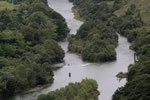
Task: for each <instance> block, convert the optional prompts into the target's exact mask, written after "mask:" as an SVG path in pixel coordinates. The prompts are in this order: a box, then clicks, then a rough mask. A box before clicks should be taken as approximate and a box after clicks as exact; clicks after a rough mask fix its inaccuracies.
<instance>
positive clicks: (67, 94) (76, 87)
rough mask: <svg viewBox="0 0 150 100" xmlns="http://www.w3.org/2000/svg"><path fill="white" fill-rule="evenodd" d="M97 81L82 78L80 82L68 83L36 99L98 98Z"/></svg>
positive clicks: (75, 99) (73, 99)
mask: <svg viewBox="0 0 150 100" xmlns="http://www.w3.org/2000/svg"><path fill="white" fill-rule="evenodd" d="M97 88H98V85H97V82H96V81H95V80H93V79H84V80H82V81H81V82H80V83H79V82H76V83H69V84H68V85H67V86H65V88H61V89H57V90H55V91H52V92H49V93H48V94H42V95H40V96H39V97H38V99H37V100H98V95H99V94H100V93H99V91H98V90H97Z"/></svg>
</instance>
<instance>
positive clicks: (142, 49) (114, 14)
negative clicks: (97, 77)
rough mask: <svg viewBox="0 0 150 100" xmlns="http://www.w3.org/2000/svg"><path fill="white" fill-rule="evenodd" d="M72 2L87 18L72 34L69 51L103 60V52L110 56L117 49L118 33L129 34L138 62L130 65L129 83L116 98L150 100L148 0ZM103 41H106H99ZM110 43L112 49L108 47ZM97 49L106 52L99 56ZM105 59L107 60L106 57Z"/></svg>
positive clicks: (87, 58) (81, 15)
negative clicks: (75, 33)
mask: <svg viewBox="0 0 150 100" xmlns="http://www.w3.org/2000/svg"><path fill="white" fill-rule="evenodd" d="M70 1H71V2H73V4H74V9H77V10H78V12H79V14H80V17H82V18H84V19H86V21H85V22H84V24H83V25H82V26H81V28H80V29H79V30H78V33H77V35H75V36H72V37H71V39H70V45H69V50H70V51H72V52H76V53H79V54H81V56H82V58H83V60H88V61H102V60H101V59H100V58H101V57H102V58H103V55H104V54H105V56H104V57H107V58H110V56H108V55H109V54H113V53H111V52H112V51H114V48H115V47H116V43H117V38H116V37H117V36H116V34H115V32H118V33H120V34H121V35H123V36H125V37H127V39H128V41H129V42H130V43H131V46H130V49H132V50H134V51H135V52H136V56H137V61H136V62H135V64H132V65H129V67H128V69H129V71H128V74H127V80H128V82H127V84H126V85H125V86H124V87H121V88H119V89H118V90H117V91H116V92H115V94H114V95H113V100H149V99H150V92H149V89H150V12H149V6H150V5H149V2H148V0H140V1H139V0H70ZM102 26H105V27H102ZM104 30H105V31H104ZM106 30H107V31H106ZM108 30H109V31H108ZM110 33H111V34H110ZM109 38H110V39H109ZM77 40H78V41H77ZM102 40H103V42H100V41H102ZM98 41H99V42H98ZM110 41H111V42H110ZM94 43H95V44H94ZM99 43H101V44H99ZM104 45H106V46H104ZM109 46H113V48H111V49H106V48H108V47H109ZM103 48H104V49H103ZM106 50H108V51H109V52H106ZM98 52H99V53H103V55H98V54H99V53H98ZM85 53H86V54H85ZM106 55H107V56H106ZM111 57H112V56H111ZM114 57H115V56H114ZM95 58H96V60H94V59H95ZM103 60H104V61H107V60H105V59H104V58H103ZM109 60H110V59H109ZM111 60H112V59H111Z"/></svg>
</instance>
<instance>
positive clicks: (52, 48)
mask: <svg viewBox="0 0 150 100" xmlns="http://www.w3.org/2000/svg"><path fill="white" fill-rule="evenodd" d="M1 2H3V3H4V2H5V3H9V1H8V2H6V1H0V3H1ZM15 4H16V5H14V6H15V7H14V6H12V8H11V9H9V8H8V9H7V7H5V6H4V7H5V9H4V10H0V96H2V95H4V96H6V95H7V96H8V95H9V96H11V95H14V94H15V93H17V92H21V91H24V90H27V89H30V88H33V87H35V86H38V85H43V84H48V83H52V82H53V71H52V68H51V66H52V64H55V63H58V62H62V61H63V58H64V51H63V50H62V48H61V47H60V46H59V45H58V44H57V41H61V40H63V39H64V38H65V37H66V36H67V33H68V32H69V30H68V28H67V25H66V23H65V19H64V18H63V17H62V16H61V15H60V14H58V13H56V12H55V11H54V10H52V9H51V8H49V7H48V5H47V3H46V0H45V1H44V0H43V1H42V0H25V1H24V2H23V1H20V0H15ZM13 7H14V8H13Z"/></svg>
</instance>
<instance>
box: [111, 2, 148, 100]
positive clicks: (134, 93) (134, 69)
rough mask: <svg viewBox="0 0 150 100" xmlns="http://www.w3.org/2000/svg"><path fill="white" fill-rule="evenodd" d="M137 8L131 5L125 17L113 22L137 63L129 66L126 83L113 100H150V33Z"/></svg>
mask: <svg viewBox="0 0 150 100" xmlns="http://www.w3.org/2000/svg"><path fill="white" fill-rule="evenodd" d="M132 1H133V0H132ZM143 2H146V1H143ZM143 2H141V3H143ZM118 4H119V3H118ZM138 8H140V7H139V6H136V5H134V4H132V5H131V6H130V8H128V9H127V10H126V11H125V15H122V16H120V17H118V18H116V21H114V22H115V23H116V24H114V27H115V28H116V29H117V30H118V32H120V33H121V34H122V35H124V36H126V37H127V38H128V40H129V42H131V43H132V45H131V49H133V50H135V51H136V54H137V61H136V62H135V64H132V65H130V66H129V72H128V74H127V80H128V82H127V84H126V85H125V86H124V87H121V88H119V89H118V90H117V91H116V92H115V94H114V95H113V100H148V99H149V98H150V92H149V88H150V84H149V83H150V82H149V81H150V79H149V78H150V66H149V65H150V32H149V30H147V29H146V26H147V25H146V24H145V23H143V17H142V16H141V14H140V13H141V12H140V11H139V10H138Z"/></svg>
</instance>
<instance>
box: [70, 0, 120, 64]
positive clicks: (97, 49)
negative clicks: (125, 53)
mask: <svg viewBox="0 0 150 100" xmlns="http://www.w3.org/2000/svg"><path fill="white" fill-rule="evenodd" d="M70 1H73V4H74V5H75V6H74V8H75V9H78V12H79V14H80V17H82V18H84V19H85V22H84V24H83V25H82V26H81V27H80V29H79V30H78V32H77V34H76V35H75V36H71V38H70V39H69V47H68V48H69V51H70V52H75V53H79V54H81V56H82V59H83V60H84V61H90V62H105V61H112V60H115V59H116V51H115V47H116V46H117V40H118V37H117V34H116V33H115V30H114V29H113V28H112V27H111V26H110V20H111V19H112V18H113V17H114V14H113V10H112V7H111V6H110V5H108V4H107V3H105V2H100V3H97V2H98V1H93V0H70Z"/></svg>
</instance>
